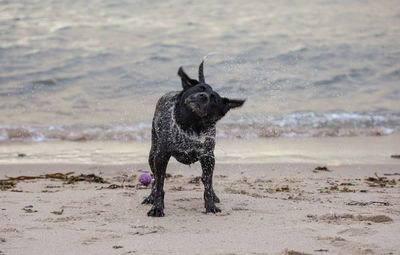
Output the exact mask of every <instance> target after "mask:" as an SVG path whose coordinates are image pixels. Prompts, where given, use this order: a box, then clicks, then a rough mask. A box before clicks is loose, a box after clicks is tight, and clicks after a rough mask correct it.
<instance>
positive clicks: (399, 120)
mask: <svg viewBox="0 0 400 255" xmlns="http://www.w3.org/2000/svg"><path fill="white" fill-rule="evenodd" d="M399 131H400V114H373V113H346V112H341V113H314V112H297V113H291V114H288V115H285V116H267V117H264V116H258V117H251V118H240V119H226V120H222V121H221V122H220V123H219V124H218V128H217V137H218V138H220V139H237V138H239V139H251V138H260V137H324V136H331V137H338V136H382V135H390V134H392V133H396V132H399ZM150 139H151V124H150V123H139V124H136V125H116V126H111V125H103V126H90V127H79V126H12V125H6V126H0V142H2V143H6V142H49V141H123V142H129V141H147V140H150Z"/></svg>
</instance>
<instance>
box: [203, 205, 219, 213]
mask: <svg viewBox="0 0 400 255" xmlns="http://www.w3.org/2000/svg"><path fill="white" fill-rule="evenodd" d="M219 212H221V209H219V208H218V207H216V206H215V205H206V213H219Z"/></svg>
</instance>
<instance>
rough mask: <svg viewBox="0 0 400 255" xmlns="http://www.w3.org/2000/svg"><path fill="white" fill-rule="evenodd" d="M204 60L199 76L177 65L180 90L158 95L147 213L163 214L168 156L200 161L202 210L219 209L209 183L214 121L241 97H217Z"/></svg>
mask: <svg viewBox="0 0 400 255" xmlns="http://www.w3.org/2000/svg"><path fill="white" fill-rule="evenodd" d="M203 66H204V61H203V62H201V64H200V66H199V80H198V81H197V80H195V79H191V78H190V77H189V76H188V75H187V74H186V73H185V72H184V71H183V68H182V67H180V68H179V70H178V75H179V76H180V78H181V81H182V87H183V89H182V91H177V92H170V93H168V94H166V95H164V96H163V97H161V98H160V99H159V100H158V102H157V106H156V110H155V113H154V118H153V123H152V131H151V135H152V139H151V142H152V143H151V149H150V155H149V164H150V168H151V171H152V172H153V175H154V182H153V184H152V189H151V193H150V195H149V196H148V197H147V198H146V199H145V200H144V201H143V202H142V203H143V204H153V207H152V208H151V209H150V211H149V212H148V213H147V215H148V216H153V217H162V216H164V190H163V186H164V179H165V172H166V168H167V165H168V161H169V159H170V157H171V156H172V157H174V158H175V159H176V160H177V161H179V162H180V163H183V164H186V165H190V164H193V163H195V162H197V161H200V163H201V168H202V170H203V173H202V177H201V180H202V182H203V184H204V202H205V208H206V213H217V212H221V210H220V209H219V208H218V207H217V206H215V203H219V198H218V197H217V196H216V195H215V192H214V190H213V186H212V177H213V171H214V165H215V159H214V147H215V133H216V131H215V125H216V123H217V121H218V120H220V119H221V118H222V117H223V116H225V114H226V113H227V112H228V111H229V110H230V109H232V108H236V107H239V106H242V105H243V103H244V101H245V100H238V99H229V98H225V97H221V96H220V95H219V94H218V93H217V92H215V91H214V90H213V89H212V87H211V86H210V85H208V84H207V83H206V82H205V79H204V72H203Z"/></svg>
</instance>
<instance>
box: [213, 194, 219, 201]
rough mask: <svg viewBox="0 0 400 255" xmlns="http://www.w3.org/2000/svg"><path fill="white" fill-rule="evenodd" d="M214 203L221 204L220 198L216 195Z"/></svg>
mask: <svg viewBox="0 0 400 255" xmlns="http://www.w3.org/2000/svg"><path fill="white" fill-rule="evenodd" d="M213 201H214V203H219V202H220V200H219V198H218V197H217V195H215V193H214V195H213Z"/></svg>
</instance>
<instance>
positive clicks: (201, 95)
mask: <svg viewBox="0 0 400 255" xmlns="http://www.w3.org/2000/svg"><path fill="white" fill-rule="evenodd" d="M197 97H198V98H199V100H200V101H203V102H206V101H208V95H207V94H206V93H204V92H201V93H199V94H197Z"/></svg>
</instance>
